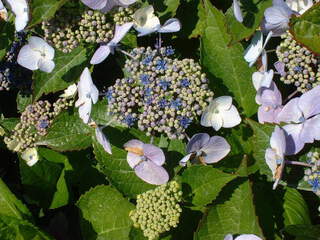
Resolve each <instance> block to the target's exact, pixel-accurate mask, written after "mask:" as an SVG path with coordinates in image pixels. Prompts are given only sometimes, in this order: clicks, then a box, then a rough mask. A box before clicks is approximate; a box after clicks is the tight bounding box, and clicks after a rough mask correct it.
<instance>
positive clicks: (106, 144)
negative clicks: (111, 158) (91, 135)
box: [96, 127, 112, 154]
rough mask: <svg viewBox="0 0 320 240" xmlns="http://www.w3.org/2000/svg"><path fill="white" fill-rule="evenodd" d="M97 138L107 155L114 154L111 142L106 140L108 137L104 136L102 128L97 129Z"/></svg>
mask: <svg viewBox="0 0 320 240" xmlns="http://www.w3.org/2000/svg"><path fill="white" fill-rule="evenodd" d="M96 138H97V141H98V142H99V143H100V144H101V145H102V147H103V149H104V150H105V151H106V152H107V153H109V154H112V151H111V144H110V142H109V140H108V139H107V138H106V136H105V135H104V134H103V132H102V128H99V127H97V128H96Z"/></svg>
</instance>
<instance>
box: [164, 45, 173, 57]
mask: <svg viewBox="0 0 320 240" xmlns="http://www.w3.org/2000/svg"><path fill="white" fill-rule="evenodd" d="M173 54H174V49H173V48H172V47H171V46H169V47H167V48H166V56H171V55H173Z"/></svg>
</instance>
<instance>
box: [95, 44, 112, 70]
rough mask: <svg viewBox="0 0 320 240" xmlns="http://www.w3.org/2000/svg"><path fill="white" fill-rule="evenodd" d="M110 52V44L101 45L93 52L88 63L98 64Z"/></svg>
mask: <svg viewBox="0 0 320 240" xmlns="http://www.w3.org/2000/svg"><path fill="white" fill-rule="evenodd" d="M110 53H111V49H110V46H109V45H108V44H107V45H101V46H100V47H99V48H98V49H97V50H96V51H95V53H94V54H93V56H92V58H91V60H90V63H91V64H94V65H95V64H99V63H101V62H103V61H104V60H105V59H106V58H107V57H108V56H109V54H110Z"/></svg>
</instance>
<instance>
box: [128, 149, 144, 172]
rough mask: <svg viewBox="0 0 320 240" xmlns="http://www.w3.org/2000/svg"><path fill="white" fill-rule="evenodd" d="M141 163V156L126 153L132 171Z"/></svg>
mask: <svg viewBox="0 0 320 240" xmlns="http://www.w3.org/2000/svg"><path fill="white" fill-rule="evenodd" d="M142 161H143V160H142V156H141V155H138V154H135V153H133V152H128V154H127V162H128V164H129V166H130V167H131V168H132V169H134V168H135V167H136V166H137V165H138V164H139V163H141V162H142Z"/></svg>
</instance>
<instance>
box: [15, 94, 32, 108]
mask: <svg viewBox="0 0 320 240" xmlns="http://www.w3.org/2000/svg"><path fill="white" fill-rule="evenodd" d="M29 104H32V96H31V95H25V94H23V93H21V92H19V93H18V94H17V108H18V112H19V113H22V112H23V111H24V110H25V109H26V107H27V106H28V105H29Z"/></svg>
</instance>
